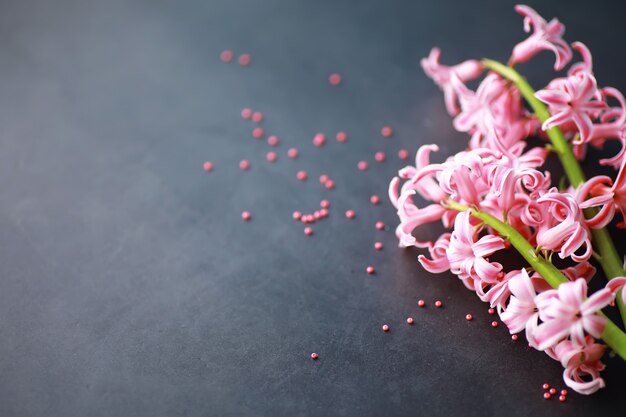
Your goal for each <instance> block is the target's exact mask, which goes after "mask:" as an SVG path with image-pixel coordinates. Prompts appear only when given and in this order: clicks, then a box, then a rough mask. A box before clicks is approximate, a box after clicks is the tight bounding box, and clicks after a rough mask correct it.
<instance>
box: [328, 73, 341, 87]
mask: <svg viewBox="0 0 626 417" xmlns="http://www.w3.org/2000/svg"><path fill="white" fill-rule="evenodd" d="M328 82H330V85H339V84H341V75H339V74H330V76H329V77H328Z"/></svg>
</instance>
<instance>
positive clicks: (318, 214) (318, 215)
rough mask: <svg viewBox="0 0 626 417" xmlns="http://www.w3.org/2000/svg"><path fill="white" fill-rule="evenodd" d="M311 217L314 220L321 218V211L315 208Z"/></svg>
mask: <svg viewBox="0 0 626 417" xmlns="http://www.w3.org/2000/svg"><path fill="white" fill-rule="evenodd" d="M313 218H314V219H315V220H319V219H321V218H322V215H321V213H320V211H319V210H315V212H313Z"/></svg>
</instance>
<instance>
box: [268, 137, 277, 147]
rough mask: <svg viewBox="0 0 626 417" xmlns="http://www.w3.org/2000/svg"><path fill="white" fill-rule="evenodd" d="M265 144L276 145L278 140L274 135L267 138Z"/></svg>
mask: <svg viewBox="0 0 626 417" xmlns="http://www.w3.org/2000/svg"><path fill="white" fill-rule="evenodd" d="M267 144H268V145H270V146H276V145H278V138H277V137H276V136H274V135H272V136H270V137H268V138H267Z"/></svg>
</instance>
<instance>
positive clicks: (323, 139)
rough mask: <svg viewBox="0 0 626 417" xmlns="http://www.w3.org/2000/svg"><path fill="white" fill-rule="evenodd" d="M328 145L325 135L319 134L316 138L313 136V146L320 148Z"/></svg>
mask: <svg viewBox="0 0 626 417" xmlns="http://www.w3.org/2000/svg"><path fill="white" fill-rule="evenodd" d="M325 143H326V135H325V134H323V133H317V134H316V135H315V136H313V145H315V146H317V147H318V148H319V147H322V146H324V144H325Z"/></svg>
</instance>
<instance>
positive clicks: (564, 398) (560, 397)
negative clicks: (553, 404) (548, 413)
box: [559, 395, 567, 403]
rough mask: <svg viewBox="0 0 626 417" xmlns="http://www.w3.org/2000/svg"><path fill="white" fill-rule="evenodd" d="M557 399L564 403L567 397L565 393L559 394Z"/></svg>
mask: <svg viewBox="0 0 626 417" xmlns="http://www.w3.org/2000/svg"><path fill="white" fill-rule="evenodd" d="M559 401H561V402H562V403H564V402H565V401H567V397H566V396H565V395H559Z"/></svg>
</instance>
